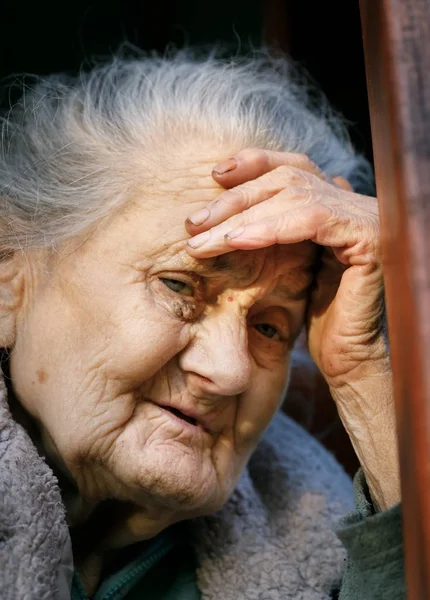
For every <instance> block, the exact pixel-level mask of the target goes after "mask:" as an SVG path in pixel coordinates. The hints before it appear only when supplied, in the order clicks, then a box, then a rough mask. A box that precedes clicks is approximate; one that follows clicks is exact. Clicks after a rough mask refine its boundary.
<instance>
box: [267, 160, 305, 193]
mask: <svg viewBox="0 0 430 600" xmlns="http://www.w3.org/2000/svg"><path fill="white" fill-rule="evenodd" d="M273 173H276V175H278V176H279V177H281V178H282V179H283V180H284V181H285V184H288V186H289V187H295V188H309V187H311V185H312V183H313V181H312V178H311V175H310V173H308V172H307V171H302V170H300V169H298V168H297V167H294V166H291V165H280V166H279V167H276V169H274V171H273Z"/></svg>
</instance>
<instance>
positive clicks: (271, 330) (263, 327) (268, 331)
mask: <svg viewBox="0 0 430 600" xmlns="http://www.w3.org/2000/svg"><path fill="white" fill-rule="evenodd" d="M254 327H255V329H256V330H257V331H258V332H259V333H261V334H262V335H264V336H265V337H267V338H270V339H271V340H276V341H280V340H281V336H280V334H279V331H278V330H277V329H276V327H274V326H273V325H270V324H269V323H259V324H257V325H254Z"/></svg>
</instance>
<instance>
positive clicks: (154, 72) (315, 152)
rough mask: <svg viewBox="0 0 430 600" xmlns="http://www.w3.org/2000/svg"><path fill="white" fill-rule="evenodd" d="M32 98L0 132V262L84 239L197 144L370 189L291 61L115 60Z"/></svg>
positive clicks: (328, 113) (333, 119)
mask: <svg viewBox="0 0 430 600" xmlns="http://www.w3.org/2000/svg"><path fill="white" fill-rule="evenodd" d="M24 92H25V93H24V94H23V96H22V98H21V100H20V101H19V102H18V103H17V104H16V105H15V106H14V107H13V108H12V109H11V110H10V111H9V113H8V114H7V115H6V116H5V118H3V119H2V121H1V149H0V150H1V151H0V253H1V252H3V253H4V252H8V251H9V252H10V251H14V250H16V249H25V248H29V247H53V246H55V245H56V244H58V243H61V242H62V241H65V240H67V239H70V238H71V237H73V236H75V235H77V234H79V233H81V232H82V231H85V230H86V229H87V228H88V227H90V226H91V225H94V224H95V223H96V222H97V221H98V220H99V219H101V218H103V217H104V216H106V215H108V214H109V213H110V212H111V211H112V210H114V209H115V208H116V207H119V206H120V205H122V203H124V202H126V201H127V198H128V197H129V195H130V190H131V188H132V187H133V186H136V185H145V180H147V178H148V177H149V176H150V174H151V173H152V174H154V173H156V172H157V165H160V164H164V161H167V159H168V158H169V156H170V155H171V153H172V152H173V150H174V149H175V151H176V152H178V151H179V152H180V150H181V147H182V148H183V147H185V146H184V144H186V143H187V141H190V140H197V141H198V142H199V141H200V140H203V141H205V140H208V141H209V142H213V143H214V144H219V145H221V146H226V145H228V146H229V147H233V148H236V149H237V151H238V150H241V149H243V148H246V147H258V148H265V149H269V150H286V151H289V152H298V153H302V154H306V155H308V156H309V158H310V159H311V160H312V161H314V162H315V163H316V164H317V165H318V166H319V167H320V168H321V169H322V171H323V172H325V173H326V175H328V176H329V177H333V176H336V175H341V176H343V177H345V178H346V179H348V180H349V181H350V183H351V185H352V186H353V187H354V189H356V190H357V191H364V192H369V191H370V190H371V189H372V172H371V168H370V166H369V164H368V163H367V161H366V160H365V159H364V157H362V156H360V155H358V154H357V153H356V152H355V151H354V150H353V148H352V145H351V143H350V141H349V137H348V134H347V131H346V127H345V125H344V123H343V122H342V120H341V119H340V118H339V117H338V116H337V115H335V114H334V112H333V111H332V110H331V109H330V108H329V106H328V104H327V101H326V100H325V99H324V97H323V96H322V95H321V93H319V92H316V91H315V89H314V87H313V86H312V85H309V83H308V81H307V80H306V78H305V77H303V75H300V74H298V71H297V69H296V68H295V67H293V66H292V65H291V64H290V63H289V62H287V61H286V60H284V59H271V58H268V57H267V56H263V55H260V56H255V57H252V58H247V59H239V58H235V59H229V60H225V59H224V60H223V59H220V58H217V57H215V56H213V55H211V56H209V57H208V56H206V57H205V58H199V57H198V56H196V55H195V54H193V53H191V52H190V51H181V52H178V53H176V54H175V55H174V56H170V57H169V56H168V57H158V56H154V55H152V56H150V57H149V56H146V57H145V56H144V57H140V58H137V59H136V58H134V59H124V58H114V59H112V60H110V61H109V62H108V63H107V64H104V65H101V66H96V67H95V68H94V69H93V70H91V71H90V72H88V73H80V74H79V75H78V76H76V77H70V76H66V75H54V76H51V77H48V78H46V79H43V80H39V81H37V82H36V84H35V85H34V86H32V89H30V91H28V90H27V89H26V88H24ZM226 158H228V157H226ZM160 161H161V162H160ZM166 164H167V163H166Z"/></svg>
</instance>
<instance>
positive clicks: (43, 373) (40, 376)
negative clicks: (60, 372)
mask: <svg viewBox="0 0 430 600" xmlns="http://www.w3.org/2000/svg"><path fill="white" fill-rule="evenodd" d="M36 374H37V379H38V381H39V383H45V381H46V380H47V379H48V375H47V373H46V371H45V370H44V369H38V370H37V372H36Z"/></svg>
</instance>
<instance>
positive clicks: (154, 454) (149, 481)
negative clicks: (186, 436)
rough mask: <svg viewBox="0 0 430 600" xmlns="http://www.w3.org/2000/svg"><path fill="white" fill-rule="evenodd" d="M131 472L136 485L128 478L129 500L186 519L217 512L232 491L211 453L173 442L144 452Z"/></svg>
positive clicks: (161, 444)
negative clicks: (130, 492) (220, 473)
mask: <svg viewBox="0 0 430 600" xmlns="http://www.w3.org/2000/svg"><path fill="white" fill-rule="evenodd" d="M202 454H203V455H202ZM132 471H133V481H130V477H127V483H128V484H131V486H130V487H131V488H132V495H133V497H132V498H129V499H130V500H132V501H134V502H136V503H137V504H142V505H147V503H148V502H150V503H151V504H152V505H158V506H160V507H165V508H167V509H170V510H172V511H175V512H176V511H178V512H179V513H184V514H186V515H187V517H184V518H191V517H195V516H200V515H204V514H210V513H213V512H215V511H216V510H218V509H219V508H220V507H221V506H222V505H223V504H224V503H225V502H226V500H227V498H228V495H229V491H230V490H226V489H225V488H224V486H223V485H222V480H221V481H220V478H219V477H218V476H217V472H216V469H215V466H214V464H213V462H212V457H211V453H210V451H206V452H204V453H201V452H198V451H196V450H194V449H193V448H190V447H184V446H183V445H182V444H180V443H175V442H172V441H170V442H164V443H160V444H158V445H157V447H151V448H150V449H148V450H146V451H145V450H144V451H143V452H141V453H140V457H139V460H138V461H136V462H135V464H134V469H133V470H132ZM128 472H129V470H128ZM129 474H130V472H129ZM127 487H129V486H127ZM226 487H227V486H226Z"/></svg>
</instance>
